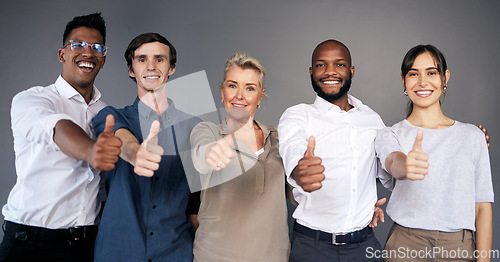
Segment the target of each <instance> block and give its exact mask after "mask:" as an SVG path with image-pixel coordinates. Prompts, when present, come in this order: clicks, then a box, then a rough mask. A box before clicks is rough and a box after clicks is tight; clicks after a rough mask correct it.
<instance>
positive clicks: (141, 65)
mask: <svg viewBox="0 0 500 262" xmlns="http://www.w3.org/2000/svg"><path fill="white" fill-rule="evenodd" d="M169 55H170V49H169V47H168V46H167V45H165V44H162V43H160V42H151V43H146V44H143V45H141V46H140V47H139V48H137V49H136V50H135V52H134V56H133V59H132V66H131V67H129V72H128V73H129V75H130V76H131V77H133V78H135V80H136V82H137V91H138V95H139V97H142V96H143V95H145V94H146V93H148V92H152V91H155V90H157V89H158V88H159V87H160V86H162V85H163V84H165V83H166V82H167V80H168V77H169V76H171V75H172V74H173V73H174V72H175V65H174V66H171V64H170V57H169Z"/></svg>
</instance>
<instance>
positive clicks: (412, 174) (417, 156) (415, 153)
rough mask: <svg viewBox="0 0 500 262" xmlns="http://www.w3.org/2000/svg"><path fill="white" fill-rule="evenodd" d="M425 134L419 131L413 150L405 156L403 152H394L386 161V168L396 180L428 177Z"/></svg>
mask: <svg viewBox="0 0 500 262" xmlns="http://www.w3.org/2000/svg"><path fill="white" fill-rule="evenodd" d="M423 139H424V134H423V132H422V130H418V132H417V137H416V138H415V143H414V144H413V149H412V150H411V151H410V152H409V153H408V155H405V154H404V153H403V152H399V151H396V152H392V153H390V154H389V155H388V156H387V158H386V159H385V168H386V169H387V171H388V172H389V173H390V174H391V175H392V176H393V177H395V178H396V179H398V180H403V179H407V178H408V179H410V180H422V179H424V177H425V175H427V172H428V168H429V163H428V162H427V160H429V156H428V155H427V154H426V153H424V152H423V151H422V140H423Z"/></svg>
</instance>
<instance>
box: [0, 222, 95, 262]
mask: <svg viewBox="0 0 500 262" xmlns="http://www.w3.org/2000/svg"><path fill="white" fill-rule="evenodd" d="M3 229H4V233H5V234H4V237H3V240H2V244H1V245H0V262H10V261H16V262H17V261H23V262H27V261H37V262H45V261H47V262H49V261H50V262H92V261H93V260H94V243H95V238H96V236H97V226H91V227H85V228H74V229H56V230H51V229H47V228H41V227H33V226H27V225H21V224H16V223H12V222H9V221H6V222H5V223H4V226H3Z"/></svg>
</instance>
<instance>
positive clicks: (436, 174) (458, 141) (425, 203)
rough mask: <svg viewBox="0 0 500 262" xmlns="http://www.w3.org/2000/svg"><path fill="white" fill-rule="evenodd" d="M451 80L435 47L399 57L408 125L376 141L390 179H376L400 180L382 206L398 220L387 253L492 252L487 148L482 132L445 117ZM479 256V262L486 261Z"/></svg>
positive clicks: (444, 256) (444, 254)
mask: <svg viewBox="0 0 500 262" xmlns="http://www.w3.org/2000/svg"><path fill="white" fill-rule="evenodd" d="M449 78H450V71H449V70H448V69H447V65H446V60H445V58H444V56H443V54H442V53H441V52H440V51H439V50H438V49H437V48H436V47H434V46H431V45H419V46H416V47H414V48H412V49H410V51H408V53H407V54H406V56H405V58H404V59H403V63H402V66H401V79H402V81H403V85H404V93H405V94H406V95H407V96H408V97H409V98H410V100H411V101H412V103H411V104H410V106H411V110H410V111H409V115H408V117H407V118H406V119H405V120H403V121H401V122H399V123H397V124H395V125H394V126H392V127H390V128H385V129H383V130H382V131H381V132H380V133H379V134H378V136H377V139H376V143H375V147H376V151H377V155H378V157H379V159H380V162H381V163H382V165H383V167H384V168H385V169H386V170H387V171H388V172H389V173H390V174H391V175H392V176H387V177H384V176H380V179H381V180H382V181H386V180H391V179H393V178H395V179H397V180H398V181H397V183H396V184H395V186H394V189H393V192H392V196H391V199H390V201H389V204H388V206H387V214H388V215H389V216H390V217H391V218H392V220H394V222H395V224H394V226H393V228H392V230H391V232H390V234H389V238H388V239H387V243H386V245H385V250H386V251H388V252H391V253H394V251H396V250H400V248H401V247H403V248H405V249H410V250H424V249H425V250H427V249H428V250H430V249H432V248H435V247H440V248H441V250H444V251H446V252H438V253H433V259H450V258H452V257H450V256H449V254H452V252H454V251H456V250H457V248H458V250H463V251H465V252H466V253H468V254H473V253H474V249H476V250H478V252H479V253H481V254H489V250H490V249H491V245H492V234H493V233H492V211H491V202H493V186H492V179H491V170H490V162H489V154H488V147H487V144H486V140H485V137H484V134H483V132H482V131H481V130H480V129H479V128H477V127H476V126H473V125H470V124H464V123H461V122H459V121H456V120H453V119H450V118H448V117H447V116H445V115H444V114H443V112H442V110H441V103H440V101H439V98H440V97H441V96H442V95H444V93H445V92H446V89H447V83H448V80H449ZM429 214H432V215H431V216H429ZM474 231H475V236H476V237H475V240H474V238H473V232H474ZM431 239H432V240H431ZM430 243H433V245H432V246H431V245H430ZM454 258H455V257H454ZM400 259H402V257H391V258H388V259H386V261H400ZM418 259H420V260H421V259H423V257H419V258H417V260H418ZM464 259H467V258H464ZM482 259H485V260H480V259H479V260H478V261H489V258H487V257H483V258H482ZM406 260H407V258H406V259H405V261H406Z"/></svg>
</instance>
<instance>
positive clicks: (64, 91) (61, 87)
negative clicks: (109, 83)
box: [55, 75, 101, 104]
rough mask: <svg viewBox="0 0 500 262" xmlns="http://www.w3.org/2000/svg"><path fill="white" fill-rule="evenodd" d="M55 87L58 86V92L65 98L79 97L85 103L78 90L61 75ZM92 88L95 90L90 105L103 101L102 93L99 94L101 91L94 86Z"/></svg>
mask: <svg viewBox="0 0 500 262" xmlns="http://www.w3.org/2000/svg"><path fill="white" fill-rule="evenodd" d="M55 86H56V89H57V92H59V94H61V95H62V96H63V97H65V98H67V99H70V98H72V97H75V96H76V97H78V98H77V99H80V100H81V101H84V102H85V99H84V98H83V97H82V95H80V93H78V91H76V89H75V88H73V87H72V86H71V85H70V84H69V83H68V82H67V81H66V80H65V79H64V78H63V77H62V75H59V77H58V78H57V80H56V83H55ZM92 88H93V92H92V94H93V97H92V99H91V100H90V103H89V104H92V103H95V102H96V101H98V100H99V99H101V92H99V90H98V89H97V88H96V87H95V86H93V87H92Z"/></svg>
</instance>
